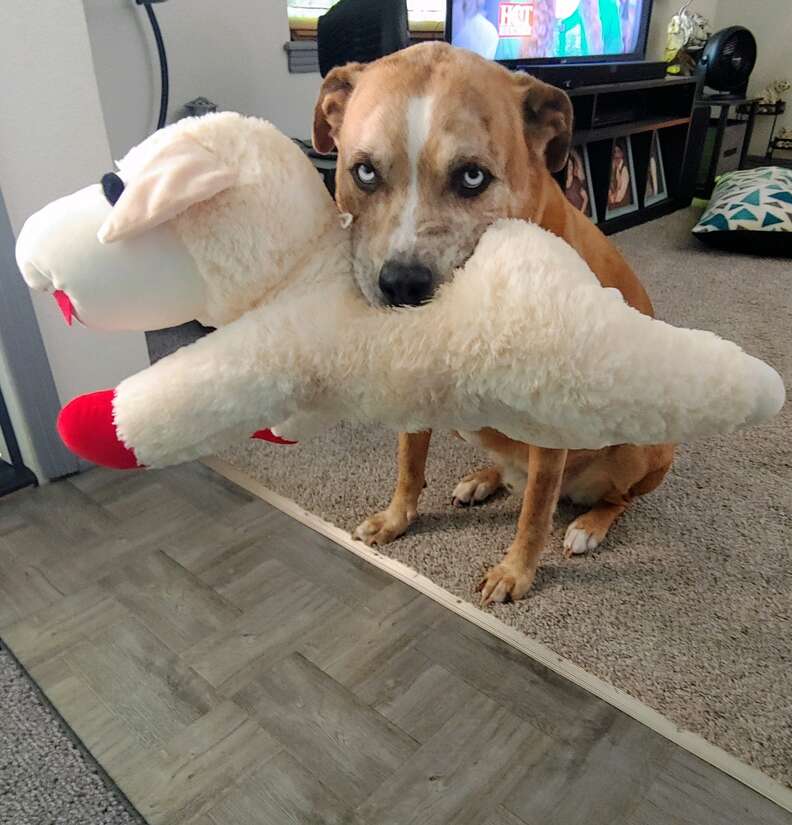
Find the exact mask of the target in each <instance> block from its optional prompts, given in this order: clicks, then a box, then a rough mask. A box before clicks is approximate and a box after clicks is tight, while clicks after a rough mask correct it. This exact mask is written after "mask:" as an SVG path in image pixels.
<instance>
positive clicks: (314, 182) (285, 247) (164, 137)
mask: <svg viewBox="0 0 792 825" xmlns="http://www.w3.org/2000/svg"><path fill="white" fill-rule="evenodd" d="M337 221H338V213H337V210H336V208H335V205H334V204H333V201H332V199H331V198H330V196H329V195H328V193H327V191H326V190H325V188H324V186H323V184H322V181H321V178H320V177H319V175H317V174H316V171H315V170H314V168H313V166H312V164H311V163H310V161H309V160H308V159H307V158H306V157H305V155H304V153H303V152H302V151H301V150H300V148H299V147H298V146H296V145H295V144H294V143H293V142H292V141H291V140H289V139H288V138H287V137H285V136H284V135H283V134H282V133H281V132H279V131H278V130H277V129H275V128H274V127H273V126H271V125H270V124H269V123H266V122H265V121H261V120H258V119H255V118H246V117H243V116H242V115H238V114H235V113H230V112H227V113H221V114H212V115H207V116H205V117H203V118H187V119H185V120H182V121H180V122H179V123H176V124H174V125H172V126H169V127H167V128H166V129H163V130H161V131H159V132H156V133H155V134H153V135H152V136H151V137H149V138H148V139H147V140H145V141H144V142H143V143H141V144H139V145H138V146H136V147H135V148H134V149H132V150H131V151H130V152H129V153H128V154H127V155H126V157H125V158H124V159H123V160H121V161H119V163H118V169H117V171H116V172H112V173H108V174H106V175H105V176H104V177H103V178H102V181H101V182H97V183H95V184H93V185H91V186H88V187H86V188H85V189H81V190H79V191H78V192H75V193H74V194H72V195H68V196H67V197H64V198H61V199H60V200H57V201H54V202H53V203H51V204H49V205H48V206H45V207H44V208H43V209H42V210H41V211H39V212H37V213H36V214H35V215H33V216H31V217H30V218H29V219H28V221H27V222H26V223H25V225H24V227H23V229H22V232H21V233H20V236H19V239H18V242H17V261H18V263H19V267H20V270H21V271H22V274H23V276H24V278H25V280H26V281H27V283H28V285H29V286H30V287H32V288H33V289H37V290H41V291H44V292H51V293H53V294H54V295H55V297H56V299H57V300H58V303H59V305H60V306H61V309H62V310H63V311H64V314H65V315H66V317H67V321H70V320H71V317H72V316H74V317H76V318H77V319H78V320H79V321H81V322H82V323H83V324H85V325H86V326H89V327H93V328H96V329H106V330H141V329H159V328H162V327H168V326H173V325H176V324H180V323H184V322H185V321H189V320H192V319H193V318H196V319H198V320H199V321H202V322H203V323H205V324H208V325H211V326H219V325H221V324H225V323H227V322H229V321H231V320H233V319H234V318H237V317H239V315H241V314H242V313H243V312H245V311H246V310H247V309H249V308H250V307H252V306H254V305H256V304H257V303H259V302H260V301H261V300H262V299H264V297H265V296H266V295H267V294H268V293H270V292H272V291H273V290H277V289H278V288H279V287H280V286H282V285H283V284H284V283H286V282H288V280H289V278H290V276H291V275H292V274H293V272H292V270H293V269H294V268H295V267H297V266H298V265H299V263H300V262H301V261H303V259H304V258H305V255H306V252H307V251H311V250H314V249H315V248H316V244H317V242H318V239H320V238H321V236H322V235H323V234H325V233H327V232H328V231H329V230H330V229H331V228H334V227H336V226H337Z"/></svg>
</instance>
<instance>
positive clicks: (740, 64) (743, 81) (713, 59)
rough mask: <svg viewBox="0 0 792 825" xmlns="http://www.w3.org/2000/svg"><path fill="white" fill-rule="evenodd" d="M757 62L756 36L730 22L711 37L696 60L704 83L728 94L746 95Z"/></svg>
mask: <svg viewBox="0 0 792 825" xmlns="http://www.w3.org/2000/svg"><path fill="white" fill-rule="evenodd" d="M755 65H756V40H755V39H754V36H753V35H752V34H751V32H750V31H748V29H746V28H744V27H743V26H729V28H727V29H721V31H719V32H715V34H713V35H712V37H710V39H709V40H708V41H707V45H706V46H704V52H703V54H702V55H701V59H700V60H699V64H698V71H699V74H700V75H701V76H702V78H703V80H704V85H705V86H708V87H709V88H710V89H714V90H715V91H717V92H723V93H725V94H727V95H737V96H741V97H745V95H746V94H747V92H748V78H749V77H750V76H751V72H752V71H753V68H754V66H755Z"/></svg>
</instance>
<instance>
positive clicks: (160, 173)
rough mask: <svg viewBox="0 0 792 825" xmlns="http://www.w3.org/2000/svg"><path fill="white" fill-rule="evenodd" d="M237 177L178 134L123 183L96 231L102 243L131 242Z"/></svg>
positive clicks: (220, 189) (188, 138)
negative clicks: (122, 188) (105, 217)
mask: <svg viewBox="0 0 792 825" xmlns="http://www.w3.org/2000/svg"><path fill="white" fill-rule="evenodd" d="M235 180H236V173H235V172H234V171H233V170H232V169H230V168H229V167H228V166H226V165H225V164H224V163H223V162H222V161H220V159H219V158H218V157H216V156H215V155H214V154H212V152H210V151H209V150H208V149H205V148H204V147H203V146H202V145H201V144H200V143H198V141H197V140H195V139H194V138H191V137H189V136H188V135H181V136H180V137H177V138H175V139H174V140H171V141H168V142H167V143H165V144H163V146H161V147H160V148H159V149H157V150H156V151H155V152H154V153H153V154H152V155H151V157H150V158H148V159H147V160H146V161H145V162H144V163H143V165H142V166H141V167H140V168H138V169H136V170H135V172H134V175H133V176H132V177H131V178H130V180H128V181H126V185H125V187H124V191H123V192H122V193H121V196H120V197H119V198H118V200H117V201H116V203H115V205H114V206H113V209H112V211H111V212H110V214H109V215H108V216H107V219H106V220H105V222H104V223H103V224H102V226H101V227H100V229H99V233H98V238H99V240H100V241H101V242H102V243H112V242H113V241H117V240H120V239H121V238H132V237H134V236H135V235H139V234H141V233H142V232H144V231H145V230H147V229H150V228H152V227H154V226H159V225H160V224H162V223H165V222H166V221H169V220H170V219H171V218H174V217H176V215H178V214H179V213H181V212H183V211H184V210H185V209H187V208H188V207H189V206H192V205H193V204H194V203H198V202H200V201H205V200H208V199H209V198H211V197H212V196H213V195H216V194H217V193H218V192H222V191H223V190H224V189H227V188H228V187H229V186H231V185H232V184H233V183H234V181H235Z"/></svg>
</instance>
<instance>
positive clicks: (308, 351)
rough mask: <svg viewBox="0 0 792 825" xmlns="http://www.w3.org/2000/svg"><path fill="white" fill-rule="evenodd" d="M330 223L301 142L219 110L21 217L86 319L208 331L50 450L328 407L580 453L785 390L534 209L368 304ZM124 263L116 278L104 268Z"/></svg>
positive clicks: (242, 424) (643, 438)
mask: <svg viewBox="0 0 792 825" xmlns="http://www.w3.org/2000/svg"><path fill="white" fill-rule="evenodd" d="M108 201H114V205H112V206H111V204H110V203H109V202H108ZM343 223H345V222H344V221H343V220H342V219H341V216H339V214H338V212H337V210H336V208H335V205H334V204H333V202H332V200H331V199H330V197H329V196H328V195H327V193H326V192H325V190H324V187H323V185H322V183H321V180H320V178H319V176H318V175H317V174H316V173H315V171H314V170H313V168H312V166H311V164H310V162H309V161H308V160H307V159H306V158H305V157H304V155H303V153H302V152H301V151H300V149H299V148H298V147H296V146H295V145H294V144H293V143H292V142H291V141H289V140H288V139H287V138H285V137H284V136H283V135H281V134H280V133H279V132H277V130H275V129H274V128H273V127H272V126H271V125H269V124H266V123H264V122H262V121H258V120H255V119H252V118H242V117H241V116H239V115H234V114H228V113H225V114H220V115H208V116H206V117H204V118H201V119H188V120H185V121H181V122H180V123H178V124H175V125H174V126H171V127H169V128H167V129H165V130H163V131H161V132H158V133H157V134H155V135H154V136H152V137H151V138H149V139H148V140H146V141H145V142H144V143H143V144H141V145H140V146H138V147H136V148H135V149H133V150H132V151H131V152H130V153H129V155H127V157H126V158H125V159H124V160H123V161H121V162H120V164H119V170H118V180H116V178H115V177H110V178H107V179H106V180H105V181H104V184H103V186H99V185H96V186H94V187H89V188H88V189H84V190H81V191H80V192H78V193H76V194H75V195H72V196H70V197H69V198H65V199H63V200H62V201H58V202H56V203H55V204H51V205H50V206H48V207H45V209H44V210H42V212H40V213H38V214H37V215H34V216H33V217H32V218H31V219H30V220H29V222H28V223H27V224H26V225H25V227H24V229H23V232H22V234H21V235H20V238H19V243H18V249H17V253H18V260H19V264H20V268H21V270H22V272H23V274H24V276H25V278H26V280H27V281H28V283H29V284H30V285H31V286H32V287H34V288H43V289H47V290H50V291H53V292H60V293H63V294H61V296H60V302H61V304H62V305H63V306H64V307H66V308H67V310H68V309H69V308H71V309H72V311H73V312H74V313H75V314H76V316H77V318H78V319H79V320H80V321H82V322H83V323H86V324H88V325H92V326H98V327H101V328H108V327H110V328H118V329H143V328H147V327H148V328H153V327H156V326H164V325H170V324H176V323H181V322H183V321H186V320H189V319H190V318H192V317H197V318H198V319H199V320H201V321H203V322H204V323H208V324H212V325H223V324H224V325H225V326H222V327H221V328H220V329H218V330H217V331H215V332H213V333H211V334H210V335H208V336H207V337H205V338H203V339H201V340H199V341H198V342H196V343H195V344H192V345H190V346H188V347H184V348H183V349H181V350H179V351H177V352H175V353H173V354H172V355H170V356H168V357H167V358H164V359H163V360H162V361H160V362H158V363H157V364H155V365H154V366H152V367H150V368H149V369H146V370H143V371H142V372H140V373H138V374H137V375H134V376H131V377H130V378H128V379H126V380H125V381H123V382H122V383H121V384H120V385H119V386H118V387H117V388H116V389H115V390H108V391H104V392H100V393H93V394H90V395H88V396H81V397H80V398H78V399H75V400H74V401H73V402H71V403H70V404H69V405H67V406H66V407H65V408H64V410H63V411H62V413H61V418H60V430H61V434H62V435H63V436H64V440H65V441H66V442H67V444H69V446H71V447H72V449H74V450H75V451H76V452H78V454H80V455H82V456H84V457H86V458H89V459H91V460H94V461H97V463H103V464H106V465H108V466H116V467H131V466H141V465H145V466H152V467H156V466H166V465H169V464H173V463H177V462H181V461H187V460H190V459H193V458H196V457H200V456H201V455H205V454H207V453H209V452H212V451H214V450H216V449H218V448H220V447H223V446H225V445H227V444H229V443H231V442H233V441H235V440H236V439H239V438H240V437H243V436H247V435H249V434H250V433H252V432H253V431H255V430H257V429H258V427H259V426H260V425H261V423H262V422H267V423H269V424H275V425H277V426H276V427H274V430H275V432H276V434H277V435H278V436H281V437H283V438H289V439H293V438H305V437H307V436H309V435H311V434H312V433H313V432H315V431H317V430H318V429H322V428H325V427H327V426H329V425H330V424H332V423H335V422H336V421H337V420H339V419H342V418H343V419H348V420H352V421H359V422H371V421H376V422H380V423H382V424H385V425H386V426H388V427H392V428H394V429H398V430H406V431H418V430H421V429H426V428H430V427H431V428H446V429H455V430H463V431H464V430H477V429H480V428H482V427H484V426H489V427H494V428H495V429H498V430H500V431H501V432H503V433H505V434H506V435H509V436H511V437H512V438H516V439H519V440H522V441H528V442H531V443H533V444H537V445H539V446H545V447H558V448H561V447H566V448H591V449H594V448H598V447H602V446H604V445H607V444H616V443H625V442H627V443H630V442H634V443H658V442H669V441H679V440H686V439H689V438H692V437H696V436H701V435H707V434H711V433H715V432H722V431H729V430H732V429H734V428H736V427H738V426H743V425H746V424H753V423H758V422H760V421H764V420H766V419H767V418H769V417H771V416H772V415H774V414H775V413H776V412H777V411H778V410H779V409H780V407H781V406H782V404H783V401H784V387H783V383H782V381H781V379H780V377H779V376H778V374H777V373H776V372H775V371H774V370H773V369H772V368H771V367H769V366H768V365H766V364H764V363H763V362H761V361H758V360H757V359H755V358H752V357H751V356H749V355H746V354H745V353H743V352H742V350H740V348H739V347H738V346H737V345H736V344H732V343H730V342H728V341H723V340H722V339H719V338H718V337H717V336H715V335H713V334H712V333H708V332H700V331H695V330H685V329H678V328H675V327H672V326H670V325H668V324H665V323H663V322H661V321H657V320H653V319H651V318H648V317H647V316H644V315H642V314H640V313H639V312H637V311H636V310H634V309H632V308H630V307H628V306H627V305H626V304H625V303H624V302H623V300H622V298H621V295H620V294H619V293H618V292H616V291H615V290H607V289H603V288H602V287H601V286H600V284H599V282H598V281H597V279H596V278H595V276H594V275H593V274H592V272H591V271H590V270H589V268H588V267H587V266H586V264H585V263H584V262H583V261H582V259H581V258H580V257H579V256H578V255H577V253H576V252H574V250H572V248H571V247H569V246H568V245H567V244H566V243H565V242H564V241H563V240H561V239H559V238H557V237H555V236H553V235H551V234H550V233H548V232H546V231H544V230H542V229H540V228H538V227H536V226H534V225H531V224H528V223H524V222H521V221H502V222H499V223H497V224H495V225H494V226H493V227H491V228H490V229H489V230H488V231H487V232H486V233H485V235H484V236H483V238H482V240H481V242H480V243H479V245H478V248H477V249H476V251H475V253H474V254H473V256H472V257H471V258H470V259H469V261H468V262H467V264H466V265H465V266H464V267H463V268H462V269H461V270H459V271H458V272H457V273H456V275H455V277H454V279H453V280H452V282H451V283H449V284H446V285H445V286H443V287H442V288H441V289H440V290H439V292H438V293H437V295H436V296H435V298H434V299H433V300H432V301H431V302H430V303H428V304H427V305H425V306H422V307H418V308H410V309H395V310H394V309H391V310H384V309H381V308H374V307H371V306H370V305H368V304H367V303H366V301H365V300H364V298H363V297H362V295H361V294H360V292H359V291H358V289H357V287H356V286H355V284H354V280H353V277H352V275H351V263H350V246H349V239H350V233H349V231H348V230H347V229H345V228H344V227H343V226H342V224H343ZM64 226H65V228H64ZM97 238H98V240H97ZM160 249H162V250H164V252H163V254H162V256H161V265H159V266H155V264H156V262H157V250H160ZM108 256H109V257H108ZM122 258H123V259H124V260H125V264H124V267H123V269H122V270H121V274H120V275H116V274H115V273H114V271H110V270H108V269H106V267H109V266H112V264H113V262H115V261H120V260H121V259H122ZM130 260H143V261H144V262H145V264H146V267H145V268H148V267H150V270H148V271H143V272H135V271H133V267H131V266H130V265H129V261H130ZM103 279H108V280H110V284H101V285H100V282H101V281H102V280H103ZM114 290H116V291H117V292H116V294H117V295H119V296H121V297H119V298H118V302H123V303H124V306H123V307H119V306H117V303H118V302H116V301H114V300H113V293H114ZM162 292H164V293H165V298H164V299H163V300H160V294H161V293H162ZM64 294H65V296H66V299H64ZM180 295H183V296H184V300H183V301H180V300H179V296H180ZM108 318H110V319H111V320H110V321H109V322H108ZM614 341H616V342H618V343H617V345H616V346H614ZM647 377H649V380H647Z"/></svg>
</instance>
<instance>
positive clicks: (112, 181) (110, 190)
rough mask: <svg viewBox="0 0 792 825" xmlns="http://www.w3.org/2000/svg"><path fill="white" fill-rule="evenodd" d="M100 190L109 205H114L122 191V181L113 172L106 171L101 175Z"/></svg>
mask: <svg viewBox="0 0 792 825" xmlns="http://www.w3.org/2000/svg"><path fill="white" fill-rule="evenodd" d="M102 191H103V192H104V196H105V198H106V199H107V202H108V203H109V204H110V206H115V205H116V201H117V200H118V199H119V198H120V197H121V195H122V194H123V192H124V181H122V180H121V178H119V177H118V175H116V173H115V172H108V173H107V174H106V175H102Z"/></svg>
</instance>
